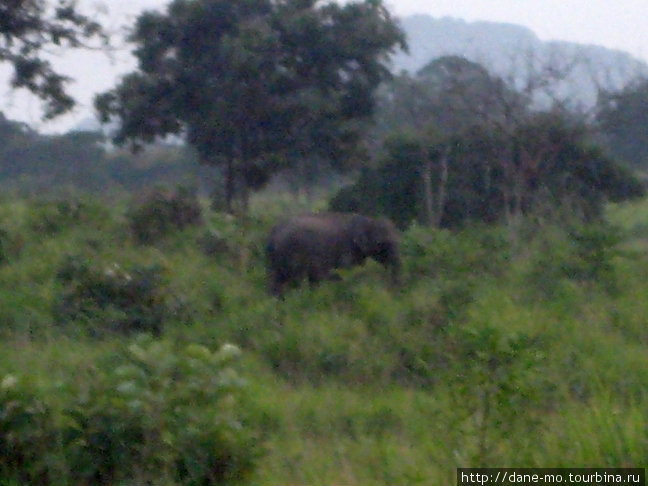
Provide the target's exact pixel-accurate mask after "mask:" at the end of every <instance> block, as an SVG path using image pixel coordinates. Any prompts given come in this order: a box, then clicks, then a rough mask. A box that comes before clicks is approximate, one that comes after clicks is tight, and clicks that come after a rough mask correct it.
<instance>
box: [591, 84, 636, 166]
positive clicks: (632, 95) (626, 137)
mask: <svg viewBox="0 0 648 486" xmlns="http://www.w3.org/2000/svg"><path fill="white" fill-rule="evenodd" d="M597 108H598V113H597V121H598V123H599V126H600V129H601V131H602V132H603V138H604V140H605V142H606V144H607V146H608V147H609V150H610V152H611V153H612V154H614V155H615V156H617V157H619V158H620V159H621V160H623V161H625V162H627V163H630V164H632V165H634V166H637V167H642V168H644V167H646V164H648V79H643V80H640V81H639V82H637V83H634V84H631V85H629V86H627V87H626V88H624V89H623V90H621V91H619V92H609V91H604V92H601V94H600V95H599V100H598V107H597Z"/></svg>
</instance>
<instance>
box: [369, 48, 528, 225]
mask: <svg viewBox="0 0 648 486" xmlns="http://www.w3.org/2000/svg"><path fill="white" fill-rule="evenodd" d="M382 94H383V96H382V99H381V101H380V104H379V106H380V109H379V116H378V121H377V137H376V138H378V139H381V138H384V137H389V134H390V133H392V132H403V131H405V132H408V135H407V136H406V138H408V139H409V142H408V143H409V144H410V145H411V144H415V141H416V140H418V142H419V149H418V157H416V159H417V160H418V167H419V168H418V172H419V174H420V178H421V188H422V191H423V192H422V194H423V200H422V203H423V208H424V221H425V222H426V223H427V224H429V225H431V226H439V225H440V224H441V222H442V221H443V219H444V209H445V207H446V202H447V197H448V174H449V171H450V168H449V167H448V163H449V160H450V153H451V151H452V150H453V145H454V144H456V143H457V140H459V139H461V138H462V137H463V136H464V135H466V134H468V133H469V132H471V131H472V130H473V129H474V128H475V127H478V126H487V125H488V126H496V125H501V124H503V123H504V122H505V119H506V118H507V111H506V110H507V109H508V110H512V109H514V108H515V109H518V108H519V107H520V105H521V102H520V100H519V99H518V98H519V95H518V94H517V93H515V92H514V91H513V90H511V89H509V88H508V87H507V86H506V85H505V83H504V82H503V81H502V80H501V79H499V78H497V77H495V76H492V75H491V74H490V73H489V72H488V71H487V70H486V69H485V68H484V67H482V66H481V65H479V64H477V63H474V62H471V61H468V60H467V59H464V58H462V57H459V56H444V57H441V58H439V59H436V60H434V61H432V62H430V63H429V64H427V65H426V66H425V67H423V68H422V69H421V70H420V71H419V72H418V73H417V74H416V76H414V77H412V76H409V75H407V74H403V75H401V76H399V77H397V78H396V79H394V80H393V81H392V82H391V83H390V84H389V85H388V86H387V87H386V88H384V89H383V93H382ZM390 148H392V149H393V148H394V146H393V145H390ZM433 181H434V183H433Z"/></svg>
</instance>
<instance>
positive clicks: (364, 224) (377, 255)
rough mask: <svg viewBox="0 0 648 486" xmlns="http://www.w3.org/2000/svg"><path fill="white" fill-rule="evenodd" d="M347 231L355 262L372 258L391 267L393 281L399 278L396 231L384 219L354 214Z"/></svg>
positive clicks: (399, 266)
mask: <svg viewBox="0 0 648 486" xmlns="http://www.w3.org/2000/svg"><path fill="white" fill-rule="evenodd" d="M349 231H350V233H351V240H352V245H353V251H354V257H355V258H356V260H357V261H356V263H362V261H364V259H365V258H373V259H374V260H376V261H377V262H378V263H381V264H382V265H384V266H385V267H389V268H391V273H392V279H393V281H394V282H395V283H398V282H399V280H400V271H401V261H400V253H399V250H398V231H397V230H396V228H395V227H394V224H393V223H392V222H391V221H389V220H386V219H374V218H368V217H366V216H360V215H356V216H354V217H353V218H352V219H351V221H350V228H349Z"/></svg>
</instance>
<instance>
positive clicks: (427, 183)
mask: <svg viewBox="0 0 648 486" xmlns="http://www.w3.org/2000/svg"><path fill="white" fill-rule="evenodd" d="M421 160H422V161H423V163H422V164H421V165H422V168H423V169H422V171H421V178H422V179H423V210H424V215H423V217H424V218H425V224H427V225H428V226H434V224H435V218H434V200H433V196H432V160H431V159H430V156H429V154H428V153H427V151H426V150H425V149H424V148H421Z"/></svg>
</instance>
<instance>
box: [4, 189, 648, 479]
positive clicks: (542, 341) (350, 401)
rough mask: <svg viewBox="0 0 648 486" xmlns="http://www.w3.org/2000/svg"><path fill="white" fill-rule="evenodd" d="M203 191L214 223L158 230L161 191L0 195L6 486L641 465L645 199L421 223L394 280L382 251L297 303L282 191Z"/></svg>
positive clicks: (302, 294)
mask: <svg viewBox="0 0 648 486" xmlns="http://www.w3.org/2000/svg"><path fill="white" fill-rule="evenodd" d="M196 201H197V202H198V203H199V206H200V214H201V219H200V221H201V225H193V224H188V225H170V226H169V227H168V228H167V229H165V231H163V232H159V233H156V235H155V238H152V239H151V240H150V241H148V242H147V243H146V244H142V242H141V241H140V238H139V236H138V233H137V232H133V227H132V224H133V219H132V215H133V214H134V213H133V211H134V210H133V208H135V207H144V208H146V207H147V206H146V205H143V206H137V205H136V203H133V204H117V205H113V206H112V207H108V206H106V205H104V204H103V203H100V202H97V201H95V200H90V199H74V200H73V199H69V200H60V201H54V202H49V203H45V202H38V201H29V200H14V201H4V202H3V203H1V204H0V221H2V228H1V231H0V249H1V251H2V253H1V255H2V259H1V260H0V282H2V284H1V285H0V323H1V329H0V333H1V335H2V341H1V343H0V350H1V352H0V356H1V357H0V431H1V433H0V477H2V481H3V484H11V485H13V484H16V485H17V484H75V485H76V484H144V483H147V482H149V483H152V484H178V485H180V484H188V485H189V484H191V485H197V484H257V485H263V484H268V485H275V484H309V485H334V484H347V485H353V484H358V485H360V484H362V485H367V484H431V483H435V484H436V483H451V482H453V481H454V479H453V478H454V473H455V468H456V467H468V466H479V465H484V466H495V465H524V466H565V467H566V466H571V467H576V466H583V467H585V466H591V465H597V466H635V467H642V466H643V465H644V464H645V458H646V457H647V456H648V441H647V440H646V437H647V436H648V435H647V434H646V431H647V430H648V421H647V418H646V415H645V413H644V412H645V408H646V405H647V403H648V396H647V395H646V390H647V389H648V372H647V371H646V370H648V357H647V356H648V355H647V354H646V352H645V350H646V345H648V331H647V330H646V326H645V321H644V319H643V316H645V315H646V309H645V307H646V304H645V302H646V296H645V295H644V294H645V293H646V292H648V272H646V271H645V268H646V266H647V264H648V261H647V257H646V241H647V240H646V238H648V233H646V231H645V223H643V219H644V218H645V217H646V215H648V205H647V203H646V201H645V200H639V201H635V202H632V203H623V204H620V205H611V206H608V207H607V209H606V218H605V220H603V221H600V222H595V223H589V224H585V223H578V224H576V223H573V224H571V225H569V226H568V227H564V226H561V227H558V226H551V225H543V226H541V227H540V226H538V223H537V221H535V220H534V219H533V218H526V219H525V220H524V222H523V224H522V225H521V226H519V227H518V228H516V234H515V235H513V236H512V235H511V233H510V231H511V229H510V228H509V227H508V226H479V225H475V226H471V227H469V228H466V229H463V230H458V231H452V232H451V231H449V230H439V229H428V228H426V227H423V226H417V225H414V226H411V227H410V228H409V229H407V230H406V231H404V232H403V233H402V242H401V247H402V254H403V266H404V269H403V270H404V275H403V277H404V278H403V284H402V286H401V287H400V288H399V289H397V290H394V289H392V288H391V287H390V285H389V279H388V276H387V275H385V272H384V270H383V269H382V267H380V265H378V264H375V263H373V262H370V263H368V264H367V265H365V266H364V267H361V268H357V269H354V270H350V271H342V272H340V275H341V277H342V278H341V280H340V281H335V282H325V283H323V284H322V285H320V286H318V287H317V288H313V289H311V288H309V287H308V286H303V287H300V288H298V289H295V290H291V291H290V292H287V294H286V295H285V299H284V300H283V301H280V300H277V299H274V298H272V297H270V296H269V295H268V291H267V284H266V279H265V269H264V260H263V246H264V235H265V234H266V232H267V230H268V228H269V227H270V226H271V224H272V223H273V221H274V219H275V216H276V215H278V210H273V209H272V204H273V203H272V202H269V200H261V199H257V200H255V201H253V203H254V204H255V205H257V206H256V208H255V206H254V205H253V207H252V208H251V214H250V215H249V216H248V217H246V218H238V219H237V218H233V217H230V216H226V215H223V214H221V213H218V212H216V211H214V210H210V209H208V208H207V206H208V203H207V202H203V201H198V200H196ZM140 203H141V201H140ZM140 203H137V204H140ZM260 207H262V208H263V211H259V210H258V208H260ZM72 213H73V215H71V214H72ZM257 214H263V216H257ZM273 214H274V215H275V216H273ZM129 218H130V219H129ZM169 218H170V219H173V218H172V217H171V216H169ZM333 464H335V467H331V465H333Z"/></svg>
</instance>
